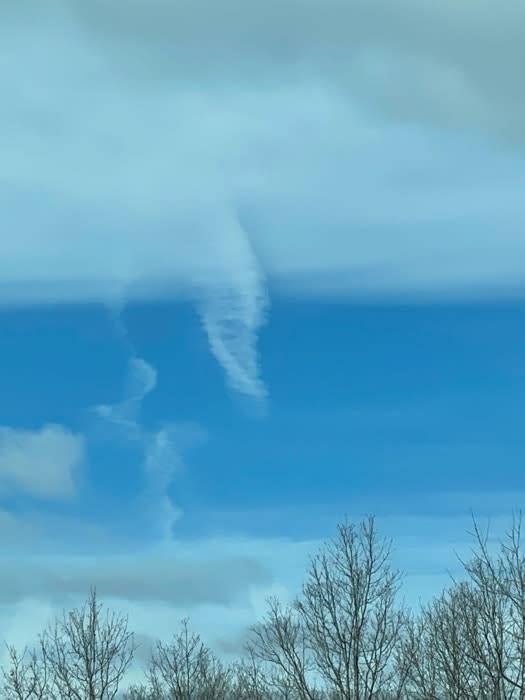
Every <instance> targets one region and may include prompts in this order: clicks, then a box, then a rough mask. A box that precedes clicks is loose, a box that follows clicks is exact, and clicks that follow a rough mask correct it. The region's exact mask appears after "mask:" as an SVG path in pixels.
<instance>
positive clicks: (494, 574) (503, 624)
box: [463, 514, 525, 700]
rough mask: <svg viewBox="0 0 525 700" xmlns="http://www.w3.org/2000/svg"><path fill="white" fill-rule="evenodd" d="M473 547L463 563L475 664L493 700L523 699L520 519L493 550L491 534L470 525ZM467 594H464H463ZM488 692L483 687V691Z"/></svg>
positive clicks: (524, 563)
mask: <svg viewBox="0 0 525 700" xmlns="http://www.w3.org/2000/svg"><path fill="white" fill-rule="evenodd" d="M473 534H474V538H475V548H474V550H473V556H472V557H471V559H470V560H468V561H467V562H463V563H464V568H465V572H466V574H467V576H468V580H469V587H468V590H469V592H470V595H469V596H468V597H467V596H465V598H464V604H463V611H464V618H465V624H466V626H467V629H468V647H467V648H468V649H469V654H470V656H471V660H472V663H473V664H477V666H478V667H479V668H481V669H483V672H484V674H485V677H486V680H485V683H486V684H487V682H488V681H490V686H489V687H490V690H491V693H492V694H491V695H490V697H491V698H494V700H507V699H508V698H519V699H520V700H523V699H524V698H525V558H524V556H523V554H522V550H521V514H520V515H519V516H515V517H514V518H513V521H512V525H511V528H510V530H509V531H508V532H507V535H506V538H505V540H503V541H500V542H499V547H498V549H497V551H495V552H493V553H491V551H490V548H489V531H488V528H487V530H486V531H485V532H483V531H482V530H481V527H480V526H479V525H478V523H477V522H476V521H475V520H474V532H473ZM466 590H467V589H464V592H465V591H466ZM485 687H487V685H486V686H485Z"/></svg>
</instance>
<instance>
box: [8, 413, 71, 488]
mask: <svg viewBox="0 0 525 700" xmlns="http://www.w3.org/2000/svg"><path fill="white" fill-rule="evenodd" d="M83 460H84V439H83V437H82V435H79V434H76V433H72V432H71V431H70V430H68V429H67V428H65V427H63V426H61V425H45V426H43V427H42V428H40V429H38V430H23V429H19V430H17V429H14V428H9V427H5V426H2V427H0V490H1V491H4V492H5V491H7V492H11V493H12V492H14V493H23V494H27V495H30V496H33V497H35V498H39V499H58V500H63V499H70V498H71V497H73V496H74V495H75V491H76V477H77V474H78V469H79V468H80V466H81V465H82V462H83Z"/></svg>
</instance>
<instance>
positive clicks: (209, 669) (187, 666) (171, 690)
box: [147, 619, 231, 700]
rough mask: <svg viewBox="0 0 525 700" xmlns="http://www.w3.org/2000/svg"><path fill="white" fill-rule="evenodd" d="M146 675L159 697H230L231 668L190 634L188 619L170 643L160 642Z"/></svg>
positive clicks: (185, 699) (220, 699)
mask: <svg viewBox="0 0 525 700" xmlns="http://www.w3.org/2000/svg"><path fill="white" fill-rule="evenodd" d="M147 677H148V685H149V688H150V689H151V691H152V694H153V697H155V698H156V699H157V700H163V699H164V698H166V700H168V698H169V700H227V698H228V694H229V692H230V682H231V670H230V669H228V668H226V667H225V666H224V665H223V664H222V663H221V662H220V661H219V659H218V658H217V657H216V656H215V655H214V654H213V653H212V652H211V650H210V649H208V648H207V647H206V646H205V645H204V644H203V642H202V641H201V639H200V637H199V635H197V634H191V633H190V631H189V628H188V620H187V619H185V620H183V621H182V630H181V631H180V632H179V633H178V634H177V635H176V636H175V637H174V639H173V641H172V643H171V644H164V643H162V642H160V641H158V642H157V644H156V647H155V649H154V650H153V652H152V657H151V662H150V667H149V670H148V674H147Z"/></svg>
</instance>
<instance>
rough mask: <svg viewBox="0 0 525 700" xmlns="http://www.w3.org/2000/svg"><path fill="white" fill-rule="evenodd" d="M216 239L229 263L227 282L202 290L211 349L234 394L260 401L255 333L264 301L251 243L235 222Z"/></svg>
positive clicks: (201, 306)
mask: <svg viewBox="0 0 525 700" xmlns="http://www.w3.org/2000/svg"><path fill="white" fill-rule="evenodd" d="M219 233H220V239H219V240H220V247H221V248H225V249H226V252H225V253H223V257H224V259H226V260H228V267H229V270H230V272H229V274H228V280H226V281H224V282H222V283H219V284H217V285H216V286H213V285H212V286H209V287H208V288H206V289H205V293H204V296H203V300H202V302H201V303H200V304H199V310H200V313H201V317H202V323H203V326H204V329H205V331H206V333H207V335H208V340H209V343H210V349H211V352H212V353H213V355H214V356H215V357H216V359H217V360H218V361H219V363H220V364H221V366H222V367H223V368H224V371H225V372H226V376H227V379H228V381H229V383H230V385H231V386H232V388H233V389H235V390H237V391H239V392H240V393H241V394H244V395H246V396H250V397H253V398H255V399H264V398H265V395H266V389H265V387H264V384H263V382H262V380H261V378H260V376H259V366H258V358H257V333H258V331H259V328H260V327H261V325H262V324H263V322H264V320H265V312H266V309H267V306H268V295H267V292H266V288H265V283H264V278H263V274H262V271H261V270H260V267H259V263H258V261H257V258H256V257H255V255H254V252H253V250H252V247H251V245H250V242H249V239H248V237H247V235H246V234H245V232H244V231H243V230H242V227H241V226H240V224H239V223H238V222H237V221H236V220H231V221H229V222H227V225H226V226H225V227H224V229H223V230H222V231H221V232H219Z"/></svg>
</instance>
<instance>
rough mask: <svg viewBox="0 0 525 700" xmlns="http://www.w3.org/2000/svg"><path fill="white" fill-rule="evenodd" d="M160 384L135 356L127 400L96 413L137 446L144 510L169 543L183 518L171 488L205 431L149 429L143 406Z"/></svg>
mask: <svg viewBox="0 0 525 700" xmlns="http://www.w3.org/2000/svg"><path fill="white" fill-rule="evenodd" d="M156 385H157V373H156V370H155V368H154V367H153V366H152V365H150V364H149V363H148V362H146V360H144V359H143V358H141V357H138V356H137V355H133V356H132V357H131V358H130V360H129V370H128V379H127V386H126V391H125V398H124V399H123V400H122V401H120V402H118V403H115V404H111V405H99V406H96V407H95V408H94V411H95V412H96V413H97V414H98V416H100V417H101V418H102V419H104V420H106V421H108V423H109V424H110V425H112V426H114V428H115V429H116V430H117V431H118V433H117V434H120V437H121V438H123V439H124V440H131V441H134V442H135V443H136V444H137V449H138V450H140V451H141V453H142V459H143V470H144V475H145V477H146V482H147V486H146V489H145V492H144V493H143V494H142V497H141V499H140V503H141V508H142V510H143V513H144V514H145V515H147V516H148V518H149V521H150V524H151V525H152V526H153V527H154V529H155V535H156V537H157V538H160V539H161V540H167V541H169V540H170V539H171V537H172V535H173V525H174V523H175V522H176V521H177V520H178V519H179V518H180V515H181V511H180V509H179V508H177V507H176V506H175V505H174V504H173V502H172V499H171V498H170V495H169V489H170V486H171V485H172V483H173V480H174V478H175V476H176V474H177V473H178V472H180V471H181V470H182V469H183V465H184V460H183V457H182V449H183V447H187V446H188V444H192V443H193V442H195V440H196V439H197V438H198V439H202V437H203V434H204V432H203V430H202V429H200V428H199V427H198V426H195V425H193V424H191V425H190V424H186V423H184V422H180V423H164V424H161V425H160V426H155V427H153V428H149V427H147V426H146V425H145V423H144V421H143V418H142V415H141V412H142V404H143V401H144V399H145V398H146V397H147V396H148V395H149V394H150V393H151V392H152V391H153V390H154V389H155V387H156Z"/></svg>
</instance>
